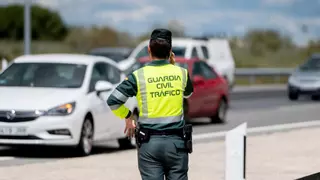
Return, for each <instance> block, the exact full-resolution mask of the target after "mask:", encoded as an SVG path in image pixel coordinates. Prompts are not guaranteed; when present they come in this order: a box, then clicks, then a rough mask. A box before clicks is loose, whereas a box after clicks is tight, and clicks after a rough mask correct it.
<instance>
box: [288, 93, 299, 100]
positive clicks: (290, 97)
mask: <svg viewBox="0 0 320 180" xmlns="http://www.w3.org/2000/svg"><path fill="white" fill-rule="evenodd" d="M288 98H289V99H290V100H291V101H294V100H297V99H298V98H299V94H298V93H296V92H289V94H288Z"/></svg>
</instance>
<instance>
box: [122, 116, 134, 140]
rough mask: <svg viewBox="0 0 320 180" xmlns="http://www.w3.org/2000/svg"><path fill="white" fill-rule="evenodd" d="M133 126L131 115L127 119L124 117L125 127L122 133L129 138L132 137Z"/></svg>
mask: <svg viewBox="0 0 320 180" xmlns="http://www.w3.org/2000/svg"><path fill="white" fill-rule="evenodd" d="M135 128H136V124H135V122H134V119H133V117H132V116H131V117H129V118H128V119H126V128H125V129H124V133H125V134H127V136H128V137H129V138H132V137H134V131H135Z"/></svg>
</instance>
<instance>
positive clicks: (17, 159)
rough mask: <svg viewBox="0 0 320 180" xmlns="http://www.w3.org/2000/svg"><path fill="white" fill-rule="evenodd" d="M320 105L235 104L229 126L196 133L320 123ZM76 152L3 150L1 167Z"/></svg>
mask: <svg viewBox="0 0 320 180" xmlns="http://www.w3.org/2000/svg"><path fill="white" fill-rule="evenodd" d="M319 109H320V101H319V102H315V101H311V100H309V99H302V100H299V101H296V102H291V101H289V100H287V98H286V97H285V96H282V97H276V98H269V97H268V98H260V99H249V100H233V101H232V102H231V107H230V111H229V112H228V122H227V123H226V124H208V121H209V119H206V118H201V119H194V120H193V122H194V133H195V134H205V133H211V132H217V131H226V130H230V129H232V128H234V127H236V126H237V125H239V124H241V123H243V122H247V123H248V127H260V126H267V125H275V124H285V123H292V122H305V121H312V120H317V119H319V114H320V112H319ZM116 150H117V149H116V145H115V144H109V146H107V147H98V148H96V149H95V150H94V153H95V154H100V153H112V152H114V151H116ZM71 154H72V151H70V150H67V149H56V148H38V147H34V148H26V149H25V148H23V149H7V148H2V150H0V167H1V166H13V165H21V164H26V163H41V162H45V161H52V160H56V159H61V158H70V155H71Z"/></svg>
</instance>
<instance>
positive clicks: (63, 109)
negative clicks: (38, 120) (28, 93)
mask: <svg viewBox="0 0 320 180" xmlns="http://www.w3.org/2000/svg"><path fill="white" fill-rule="evenodd" d="M75 107H76V103H75V102H72V103H66V104H63V105H60V106H57V107H54V108H52V109H49V110H48V111H47V112H45V113H44V115H46V116H66V115H69V114H71V113H72V112H73V111H74V109H75Z"/></svg>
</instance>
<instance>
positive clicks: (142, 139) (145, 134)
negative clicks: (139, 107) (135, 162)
mask: <svg viewBox="0 0 320 180" xmlns="http://www.w3.org/2000/svg"><path fill="white" fill-rule="evenodd" d="M135 138H136V144H137V146H138V147H139V148H140V147H141V144H142V143H146V142H148V141H149V140H150V133H149V130H148V129H141V128H136V130H135Z"/></svg>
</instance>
